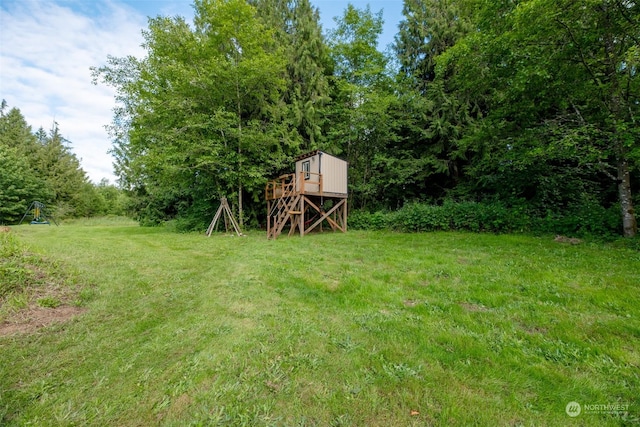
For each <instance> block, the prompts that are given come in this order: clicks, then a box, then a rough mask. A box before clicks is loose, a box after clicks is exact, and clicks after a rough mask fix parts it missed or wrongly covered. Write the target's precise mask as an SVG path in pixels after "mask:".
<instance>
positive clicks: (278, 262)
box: [0, 222, 640, 426]
mask: <svg viewBox="0 0 640 427" xmlns="http://www.w3.org/2000/svg"><path fill="white" fill-rule="evenodd" d="M11 233H12V234H13V235H17V236H18V237H19V239H20V240H21V241H23V242H25V243H26V244H27V245H28V247H29V251H30V252H31V253H36V254H42V255H44V257H45V258H46V259H47V262H48V263H50V265H53V266H54V267H55V269H60V268H62V267H64V271H65V272H66V273H65V274H67V275H68V277H69V279H68V283H69V286H71V287H73V288H74V289H76V295H77V298H76V303H78V301H79V303H80V304H81V305H82V306H83V308H84V310H83V311H82V312H81V313H79V314H77V315H76V316H75V317H73V318H72V319H71V320H69V321H67V322H64V323H54V324H53V325H50V326H47V327H44V328H40V329H37V330H34V331H31V332H27V333H24V332H23V333H15V334H5V335H4V336H0V424H2V425H16V426H22V425H45V426H47V425H55V426H58V425H61V426H66V425H94V426H106V425H111V426H147V425H163V426H184V425H247V426H267V425H268V426H271V425H274V426H341V425H346V426H351V425H353V426H409V425H416V426H417V425H420V426H422V425H434V426H471V425H479V426H484V425H487V426H489V425H491V426H498V425H504V426H518V425H535V426H545V425H546V426H559V425H580V426H602V425H638V424H640V252H638V251H634V250H631V249H625V248H622V247H616V246H615V245H604V244H592V243H588V242H586V243H582V244H578V245H570V244H563V243H558V242H554V241H553V238H552V237H546V238H536V237H528V236H521V235H515V236H514V235H506V236H496V235H489V234H464V233H432V234H395V233H386V232H349V233H347V234H332V233H325V234H317V235H312V236H307V237H304V238H300V237H293V238H286V237H284V238H281V239H279V240H277V241H267V240H266V238H265V235H264V234H263V233H257V232H256V233H252V234H250V235H249V236H247V237H230V236H224V235H214V236H212V237H211V238H206V237H204V236H203V235H200V234H175V233H171V232H169V231H167V230H164V229H162V228H141V227H138V226H137V225H135V224H133V223H127V222H121V223H119V222H113V223H100V222H95V223H78V224H67V225H62V226H60V227H55V226H51V227H49V226H20V227H14V228H13V230H12V231H11ZM47 265H48V264H47ZM43 286H44V285H43ZM59 286H62V285H58V287H59ZM5 304H9V302H7V300H6V298H5ZM59 308H60V307H58V309H59ZM49 309H50V310H54V308H49ZM5 312H8V311H7V310H5ZM6 321H8V320H7V319H5V322H6ZM570 402H578V403H579V404H580V405H581V406H580V408H581V413H580V414H579V415H577V416H575V417H572V416H569V415H568V414H567V411H566V409H567V405H568V404H569V403H570ZM572 409H574V410H575V406H574V407H572ZM571 415H576V413H575V412H573V413H572V414H571Z"/></svg>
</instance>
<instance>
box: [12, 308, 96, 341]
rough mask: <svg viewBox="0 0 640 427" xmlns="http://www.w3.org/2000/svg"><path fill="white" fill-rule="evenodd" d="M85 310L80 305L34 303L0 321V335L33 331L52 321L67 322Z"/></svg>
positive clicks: (50, 323) (51, 323)
mask: <svg viewBox="0 0 640 427" xmlns="http://www.w3.org/2000/svg"><path fill="white" fill-rule="evenodd" d="M85 311H86V309H84V308H82V307H75V306H68V305H62V306H59V307H56V308H47V307H39V306H36V305H34V306H33V307H29V308H27V309H24V310H20V311H18V312H17V313H15V314H13V315H11V316H10V317H9V318H8V319H5V320H4V322H2V323H0V336H8V335H16V334H29V333H33V332H36V331H37V330H38V329H40V328H44V327H46V326H50V325H53V324H54V323H63V322H67V321H69V320H71V319H73V318H74V317H75V316H77V315H78V314H81V313H84V312H85Z"/></svg>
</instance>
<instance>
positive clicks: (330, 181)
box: [296, 151, 347, 196]
mask: <svg viewBox="0 0 640 427" xmlns="http://www.w3.org/2000/svg"><path fill="white" fill-rule="evenodd" d="M310 154H311V155H310V156H309V157H302V158H300V159H299V160H298V161H296V178H297V179H299V178H300V173H301V172H304V169H303V168H304V164H305V163H307V162H308V171H309V172H310V173H309V177H308V180H307V182H305V185H304V191H305V192H320V188H319V187H320V186H319V185H318V184H315V182H318V180H319V176H318V174H321V175H322V192H323V193H331V194H339V195H344V196H346V195H347V162H346V161H344V160H342V159H339V158H337V157H334V156H332V155H330V154H327V153H323V152H322V151H317V152H314V153H310ZM297 186H298V188H297V189H298V190H300V184H299V183H298V184H297Z"/></svg>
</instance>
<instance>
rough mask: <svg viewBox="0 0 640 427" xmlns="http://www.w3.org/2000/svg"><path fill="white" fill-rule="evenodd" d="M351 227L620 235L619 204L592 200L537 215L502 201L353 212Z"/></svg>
mask: <svg viewBox="0 0 640 427" xmlns="http://www.w3.org/2000/svg"><path fill="white" fill-rule="evenodd" d="M349 227H350V228H353V229H359V230H385V229H386V230H394V231H401V232H433V231H451V230H455V231H471V232H491V233H513V232H528V233H536V234H561V235H566V236H580V237H605V238H613V237H615V236H617V235H619V234H620V229H621V223H620V212H619V207H618V206H612V207H610V208H609V209H605V208H603V207H602V206H601V205H599V204H598V203H595V202H593V201H591V202H589V201H585V202H584V203H582V204H573V205H571V206H569V207H567V208H566V209H563V210H558V211H548V212H546V213H544V214H540V213H538V212H536V211H535V210H533V209H531V208H530V207H529V206H528V205H527V204H526V203H523V204H521V205H513V206H507V205H505V204H504V203H503V202H500V201H485V202H455V201H451V200H447V201H445V202H444V203H443V204H442V205H433V204H427V203H408V204H406V205H405V206H403V207H402V208H401V209H399V210H397V211H394V212H382V211H378V212H375V213H369V212H366V211H355V212H352V213H351V214H350V216H349Z"/></svg>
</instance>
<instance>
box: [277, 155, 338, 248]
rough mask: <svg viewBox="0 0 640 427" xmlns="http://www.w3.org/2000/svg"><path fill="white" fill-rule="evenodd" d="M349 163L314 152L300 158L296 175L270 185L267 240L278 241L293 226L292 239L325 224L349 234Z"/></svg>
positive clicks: (291, 230) (284, 176) (279, 179)
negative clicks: (287, 226)
mask: <svg viewBox="0 0 640 427" xmlns="http://www.w3.org/2000/svg"><path fill="white" fill-rule="evenodd" d="M347 169H348V164H347V162H346V161H344V160H342V159H340V158H338V157H335V156H332V155H330V154H327V153H325V152H322V151H320V150H316V151H312V152H309V153H306V154H303V155H301V156H298V157H297V158H296V164H295V173H292V174H287V175H282V176H280V177H279V178H277V179H275V180H273V181H270V182H269V183H267V187H266V190H265V198H266V199H267V237H268V238H274V239H275V238H276V237H278V236H279V235H280V233H282V230H283V229H284V228H285V226H286V225H287V224H290V229H289V235H292V234H294V233H295V232H296V230H299V231H300V235H301V236H304V235H305V234H307V233H309V232H311V231H312V230H314V229H315V228H316V227H319V229H320V230H321V231H322V229H323V228H322V226H323V224H325V223H326V224H328V225H329V226H330V227H331V229H332V230H334V231H335V230H340V231H342V232H346V231H347Z"/></svg>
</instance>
